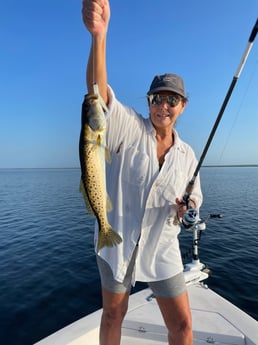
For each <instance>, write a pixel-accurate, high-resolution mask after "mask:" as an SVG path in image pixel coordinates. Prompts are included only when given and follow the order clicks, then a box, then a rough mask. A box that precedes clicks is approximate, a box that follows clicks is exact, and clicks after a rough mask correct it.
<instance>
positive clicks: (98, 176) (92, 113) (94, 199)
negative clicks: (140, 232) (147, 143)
mask: <svg viewBox="0 0 258 345" xmlns="http://www.w3.org/2000/svg"><path fill="white" fill-rule="evenodd" d="M103 109H105V110H106V105H105V103H104V101H103V100H102V98H101V97H100V95H99V91H98V86H97V84H95V85H94V94H89V95H87V96H86V97H85V100H84V102H83V105H82V123H81V134H80V144H79V153H80V164H81V182H80V191H81V192H82V194H83V197H84V200H85V204H86V208H87V210H88V212H89V214H91V215H94V216H95V217H96V218H97V221H98V225H99V236H98V244H97V251H99V250H100V249H101V248H102V247H104V246H107V247H113V246H114V245H117V244H119V243H121V242H122V239H121V237H120V236H119V235H118V234H117V233H116V232H115V231H114V230H113V229H112V227H111V225H110V224H109V222H108V219H107V211H110V210H111V209H112V204H111V200H110V199H109V197H108V194H107V192H106V174H105V171H106V170H105V160H108V161H110V153H109V151H108V149H107V148H106V119H105V115H104V112H103Z"/></svg>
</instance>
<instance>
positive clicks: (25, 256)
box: [0, 167, 258, 345]
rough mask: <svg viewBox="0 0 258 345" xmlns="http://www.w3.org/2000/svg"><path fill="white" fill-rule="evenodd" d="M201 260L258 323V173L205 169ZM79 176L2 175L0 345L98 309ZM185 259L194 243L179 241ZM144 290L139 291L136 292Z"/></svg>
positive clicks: (221, 289)
mask: <svg viewBox="0 0 258 345" xmlns="http://www.w3.org/2000/svg"><path fill="white" fill-rule="evenodd" d="M201 175H202V186H203V193H204V196H205V201H204V204H203V207H202V216H205V215H206V214H208V213H223V214H224V218H223V219H220V220H210V221H209V222H208V226H207V230H206V231H205V233H204V234H203V236H202V239H201V242H200V255H201V259H202V261H203V262H205V263H207V264H208V266H209V267H210V269H211V270H212V272H213V275H212V276H211V277H210V278H209V280H208V281H207V283H208V285H209V286H210V287H211V288H213V289H214V290H215V291H216V292H218V293H220V294H221V295H222V296H224V297H226V298H227V299H229V300H230V301H232V302H233V303H234V304H236V305H237V306H239V307H240V308H242V309H243V310H245V311H246V312H247V313H249V314H250V315H251V316H253V317H254V318H256V319H258V294H257V291H258V268H257V267H258V255H257V243H258V216H257V214H258V212H257V211H258V206H257V205H258V168H256V167H254V168H247V167H245V168H236V167H234V168H202V170H201ZM79 177H80V171H79V169H57V170H55V169H51V170H47V169H42V170H33V169H32V170H0V196H1V197H0V210H1V211H0V212H1V213H0V230H1V231H0V344H3V345H31V344H33V343H34V342H36V341H38V340H40V339H41V338H43V337H45V336H47V335H49V334H50V333H52V332H54V331H56V330H58V329H60V328H61V327H64V326H65V325H67V324H69V323H71V322H73V321H75V320H77V319H79V318H81V317H83V316H85V315H87V314H89V313H90V312H92V311H94V310H96V309H98V308H99V307H100V306H101V296H100V287H99V278H98V273H97V270H96V265H95V256H94V252H93V245H92V242H93V230H92V224H93V222H94V220H93V219H89V218H88V217H87V215H86V211H85V207H84V204H83V201H82V198H81V195H80V193H79V192H78V181H79ZM180 238H181V243H182V253H183V254H184V253H186V252H187V249H188V248H189V247H190V246H191V235H190V234H188V233H186V232H185V231H184V230H183V232H182V235H181V236H180ZM143 287H144V284H139V285H138V289H140V288H143Z"/></svg>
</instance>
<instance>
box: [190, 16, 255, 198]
mask: <svg viewBox="0 0 258 345" xmlns="http://www.w3.org/2000/svg"><path fill="white" fill-rule="evenodd" d="M257 31H258V19H257V20H256V23H255V25H254V27H253V29H252V32H251V35H250V37H249V40H248V43H247V46H246V49H245V51H244V54H243V56H242V58H241V61H240V64H239V66H238V68H237V70H236V73H235V75H234V77H233V80H232V82H231V84H230V86H229V89H228V92H227V94H226V97H225V99H224V102H223V104H222V106H221V108H220V111H219V114H218V116H217V119H216V121H215V123H214V125H213V128H212V130H211V133H210V135H209V138H208V140H207V143H206V145H205V147H204V150H203V152H202V155H201V157H200V159H199V162H198V165H197V167H196V169H195V172H194V174H193V177H192V179H191V181H190V182H189V183H188V185H187V187H186V190H185V195H184V196H183V200H184V201H185V202H186V203H187V202H188V200H189V197H190V194H191V193H192V190H193V186H194V182H195V179H196V177H197V175H198V173H199V171H200V168H201V166H202V163H203V161H204V158H205V156H206V154H207V151H208V149H209V147H210V144H211V142H212V139H213V137H214V134H215V132H216V130H217V128H218V125H219V123H220V120H221V118H222V116H223V113H224V110H225V108H226V106H227V104H228V101H229V99H230V96H231V94H232V92H233V89H234V87H235V85H236V82H237V80H238V78H239V76H240V74H241V72H242V69H243V67H244V65H245V62H246V60H247V57H248V55H249V53H250V51H251V48H252V46H253V42H254V39H255V37H256V34H257Z"/></svg>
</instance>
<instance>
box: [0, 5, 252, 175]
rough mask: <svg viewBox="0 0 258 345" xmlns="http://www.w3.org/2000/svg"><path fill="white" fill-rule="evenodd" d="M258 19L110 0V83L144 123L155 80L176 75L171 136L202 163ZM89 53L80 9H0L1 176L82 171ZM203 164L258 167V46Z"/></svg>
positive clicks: (235, 8)
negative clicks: (185, 97) (181, 99)
mask: <svg viewBox="0 0 258 345" xmlns="http://www.w3.org/2000/svg"><path fill="white" fill-rule="evenodd" d="M257 14H258V2H257V0H248V1H236V0H217V1H208V0H195V1H186V0H185V1H173V0H162V1H160V2H157V1H154V0H148V1H147V0H142V1H141V0H130V1H125V0H111V22H110V29H109V34H108V56H107V58H108V78H109V83H110V84H111V85H112V87H113V89H114V90H115V91H116V94H117V96H118V98H119V99H120V100H121V101H122V102H124V103H126V104H129V105H131V106H133V107H134V108H135V109H136V110H138V111H139V112H141V113H142V114H144V115H145V116H148V108H147V105H146V99H145V98H144V96H145V95H146V91H147V90H148V88H149V84H150V82H151V80H152V78H153V76H154V75H155V74H161V73H165V72H173V73H178V74H180V75H182V76H183V78H184V80H185V86H186V89H187V92H188V93H189V96H190V98H189V104H188V106H187V109H186V110H185V113H184V115H182V117H181V118H180V120H179V122H178V124H177V130H178V131H179V133H180V134H181V137H182V139H184V140H185V141H187V142H188V143H189V144H191V146H192V147H193V148H194V150H195V152H196V155H197V157H198V158H199V157H200V155H201V153H202V150H203V148H204V145H205V143H206V140H207V138H208V135H209V133H210V131H211V128H212V126H213V124H214V121H215V119H216V117H217V114H218V111H219V109H220V107H221V104H222V102H223V100H224V97H225V94H226V92H227V90H228V87H229V85H230V83H231V80H232V78H233V75H234V73H235V71H236V69H237V67H238V64H239V62H240V59H241V56H242V54H243V52H244V49H245V47H246V44H247V40H248V38H249V35H250V32H251V29H252V27H253V25H254V23H255V21H256V18H257ZM89 45H90V35H89V33H88V32H87V31H86V29H85V28H84V26H83V23H82V21H81V1H79V0H63V1H60V0H44V1H32V0H27V1H17V0H8V1H2V2H1V5H0V47H1V64H0V168H22V167H25V168H31V167H34V168H36V167H78V166H79V159H78V138H79V131H80V111H81V102H82V99H83V95H84V93H85V91H86V90H85V66H86V61H87V57H88V51H89ZM205 164H258V37H257V38H256V42H255V43H254V46H253V48H252V51H251V53H250V55H249V57H248V60H247V63H246V65H245V68H244V70H243V72H242V74H241V76H240V78H239V80H238V82H237V85H236V87H235V90H234V92H233V95H232V97H231V99H230V102H229V104H228V107H227V108H226V111H225V113H224V116H223V118H222V121H221V123H220V125H219V128H218V130H217V132H216V135H215V137H214V140H213V142H212V145H211V147H210V149H209V151H208V154H207V157H206V159H205Z"/></svg>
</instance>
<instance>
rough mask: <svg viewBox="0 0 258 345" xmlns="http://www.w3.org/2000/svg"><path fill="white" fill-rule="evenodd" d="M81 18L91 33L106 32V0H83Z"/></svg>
mask: <svg viewBox="0 0 258 345" xmlns="http://www.w3.org/2000/svg"><path fill="white" fill-rule="evenodd" d="M82 19H83V22H84V24H85V26H86V28H87V29H88V31H89V32H90V33H91V34H92V35H93V36H95V35H98V34H106V33H107V30H108V23H109V19H110V7H109V1H108V0H83V2H82Z"/></svg>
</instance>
